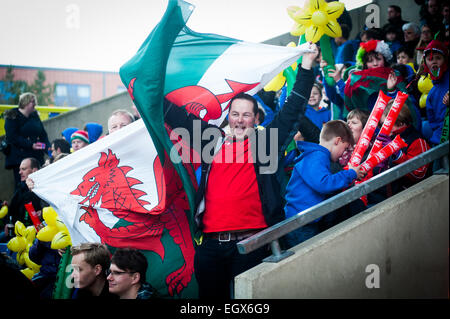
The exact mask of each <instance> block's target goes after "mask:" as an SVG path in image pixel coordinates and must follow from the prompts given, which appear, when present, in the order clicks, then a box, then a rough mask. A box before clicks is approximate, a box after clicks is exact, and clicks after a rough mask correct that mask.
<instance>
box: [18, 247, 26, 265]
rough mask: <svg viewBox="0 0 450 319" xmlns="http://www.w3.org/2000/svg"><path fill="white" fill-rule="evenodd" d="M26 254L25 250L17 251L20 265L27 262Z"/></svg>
mask: <svg viewBox="0 0 450 319" xmlns="http://www.w3.org/2000/svg"><path fill="white" fill-rule="evenodd" d="M25 254H26V252H25V250H23V251H20V252H18V253H17V255H16V260H17V262H18V263H19V265H24V264H25Z"/></svg>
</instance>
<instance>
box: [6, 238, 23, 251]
mask: <svg viewBox="0 0 450 319" xmlns="http://www.w3.org/2000/svg"><path fill="white" fill-rule="evenodd" d="M6 247H7V248H8V249H9V250H11V251H14V252H17V253H18V252H21V251H23V250H25V249H26V248H27V241H26V240H25V238H23V237H20V236H16V237H13V238H11V240H10V241H9V242H8V244H6Z"/></svg>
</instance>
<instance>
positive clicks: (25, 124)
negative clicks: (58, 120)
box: [5, 92, 50, 185]
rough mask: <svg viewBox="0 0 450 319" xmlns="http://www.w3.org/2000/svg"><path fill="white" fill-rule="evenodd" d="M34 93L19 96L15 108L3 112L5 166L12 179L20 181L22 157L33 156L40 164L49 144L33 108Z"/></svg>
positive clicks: (16, 181)
mask: <svg viewBox="0 0 450 319" xmlns="http://www.w3.org/2000/svg"><path fill="white" fill-rule="evenodd" d="M36 103H37V98H36V95H34V94H33V93H30V92H27V93H23V94H22V95H20V97H19V105H18V107H17V108H14V109H11V110H8V111H7V112H5V133H6V134H5V135H6V142H7V143H8V144H9V145H10V147H9V149H10V151H9V153H8V154H7V155H6V159H5V168H6V169H12V170H13V173H14V181H15V184H16V185H17V184H18V183H19V182H20V176H19V166H20V163H21V162H22V160H23V159H24V158H28V157H34V158H36V159H37V160H38V161H39V164H40V165H41V166H42V165H43V164H44V155H45V154H46V153H47V150H48V148H49V146H50V142H49V140H48V136H47V132H46V131H45V129H44V126H43V125H42V122H41V119H40V118H39V114H38V113H37V112H36V110H35V106H36Z"/></svg>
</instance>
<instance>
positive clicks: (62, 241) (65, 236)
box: [51, 231, 72, 249]
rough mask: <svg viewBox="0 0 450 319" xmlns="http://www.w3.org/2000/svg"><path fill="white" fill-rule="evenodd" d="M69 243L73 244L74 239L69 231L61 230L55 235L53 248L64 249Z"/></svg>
mask: <svg viewBox="0 0 450 319" xmlns="http://www.w3.org/2000/svg"><path fill="white" fill-rule="evenodd" d="M69 245H72V240H71V238H70V235H69V233H68V232H65V231H60V232H59V233H57V234H56V235H55V236H54V237H53V239H52V244H51V248H52V249H63V248H66V247H67V246H69Z"/></svg>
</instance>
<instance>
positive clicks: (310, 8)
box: [287, 0, 345, 42]
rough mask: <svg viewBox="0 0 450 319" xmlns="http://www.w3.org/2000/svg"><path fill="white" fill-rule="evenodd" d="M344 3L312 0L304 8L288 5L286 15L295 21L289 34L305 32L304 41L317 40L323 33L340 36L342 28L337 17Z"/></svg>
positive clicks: (341, 11)
mask: <svg viewBox="0 0 450 319" xmlns="http://www.w3.org/2000/svg"><path fill="white" fill-rule="evenodd" d="M344 8H345V6H344V4H343V3H341V2H338V1H333V2H329V3H327V2H326V1H324V0H313V1H309V2H307V3H306V5H305V7H304V8H299V7H297V6H290V7H288V8H287V13H288V15H289V16H290V17H291V18H292V19H293V20H294V21H295V25H294V26H293V28H292V29H291V34H292V35H294V36H300V35H302V34H305V38H306V41H311V42H317V41H319V40H320V38H321V37H322V35H323V34H324V33H325V34H326V35H328V36H330V37H340V36H341V35H342V30H341V27H340V25H339V23H337V20H336V19H337V18H339V16H340V15H341V14H342V13H343V12H344Z"/></svg>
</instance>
